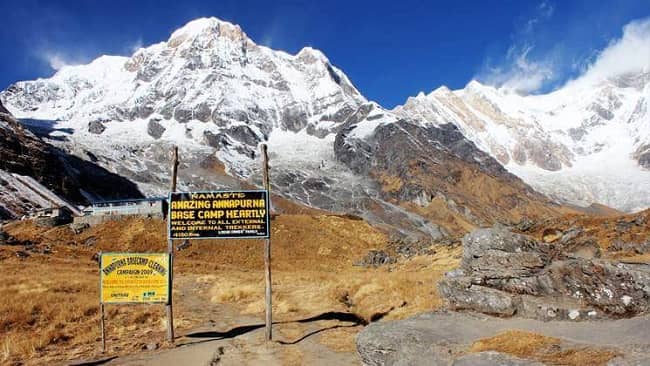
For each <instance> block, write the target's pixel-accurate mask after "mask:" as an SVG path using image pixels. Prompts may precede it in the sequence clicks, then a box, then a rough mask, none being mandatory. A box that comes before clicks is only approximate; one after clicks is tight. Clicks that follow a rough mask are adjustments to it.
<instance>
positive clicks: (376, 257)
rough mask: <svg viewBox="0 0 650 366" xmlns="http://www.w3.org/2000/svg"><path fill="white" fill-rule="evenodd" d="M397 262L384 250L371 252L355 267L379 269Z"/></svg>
mask: <svg viewBox="0 0 650 366" xmlns="http://www.w3.org/2000/svg"><path fill="white" fill-rule="evenodd" d="M395 262H397V260H396V259H395V258H394V257H392V256H391V255H390V254H388V253H387V252H385V251H383V250H371V251H369V252H368V254H366V256H365V257H363V258H362V259H361V260H360V261H358V262H356V263H354V265H355V266H361V267H379V266H383V265H386V264H392V263H395Z"/></svg>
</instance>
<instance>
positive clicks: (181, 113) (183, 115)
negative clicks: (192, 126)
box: [174, 106, 193, 123]
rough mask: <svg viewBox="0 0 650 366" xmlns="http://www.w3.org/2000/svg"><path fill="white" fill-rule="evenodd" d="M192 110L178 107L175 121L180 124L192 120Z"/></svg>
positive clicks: (175, 111)
mask: <svg viewBox="0 0 650 366" xmlns="http://www.w3.org/2000/svg"><path fill="white" fill-rule="evenodd" d="M192 117H193V116H192V109H191V108H189V107H186V106H178V107H176V109H175V110H174V119H175V120H176V121H178V122H179V123H187V122H189V121H190V120H191V119H192Z"/></svg>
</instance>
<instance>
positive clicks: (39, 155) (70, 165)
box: [0, 103, 139, 219]
mask: <svg viewBox="0 0 650 366" xmlns="http://www.w3.org/2000/svg"><path fill="white" fill-rule="evenodd" d="M113 184H117V187H121V190H116V189H115V188H114V186H113ZM119 194H127V195H130V196H133V195H135V196H137V195H139V192H138V190H137V188H136V187H135V186H134V185H133V184H131V183H129V182H128V181H127V180H125V179H123V178H121V177H119V176H117V175H115V174H112V173H110V172H108V171H106V170H105V169H102V168H100V167H98V166H95V165H94V164H92V163H90V162H86V161H83V160H81V159H78V158H75V157H73V156H68V155H67V154H65V153H63V152H61V151H59V150H57V149H56V148H54V147H52V146H50V145H48V144H47V143H45V142H43V141H42V140H41V139H39V138H38V137H36V136H35V135H34V134H33V133H32V132H30V131H28V130H26V129H24V128H23V127H22V126H21V125H20V124H19V123H18V122H17V121H16V120H15V119H14V118H13V117H12V116H11V114H9V112H8V111H7V110H6V109H5V108H4V106H3V105H2V103H0V218H4V219H6V218H15V217H20V216H21V215H23V214H25V213H26V212H29V211H30V210H34V209H39V208H48V207H53V206H59V205H60V204H61V202H62V201H61V200H62V199H68V200H70V201H71V202H73V203H87V202H88V200H90V199H93V198H96V197H113V196H115V195H119Z"/></svg>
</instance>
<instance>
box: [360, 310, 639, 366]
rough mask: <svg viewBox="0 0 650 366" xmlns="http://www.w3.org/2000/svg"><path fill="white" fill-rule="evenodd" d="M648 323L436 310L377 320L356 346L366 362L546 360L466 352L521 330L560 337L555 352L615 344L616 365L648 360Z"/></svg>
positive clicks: (511, 362)
mask: <svg viewBox="0 0 650 366" xmlns="http://www.w3.org/2000/svg"><path fill="white" fill-rule="evenodd" d="M649 326H650V316H648V315H645V316H641V317H637V318H635V319H619V320H602V321H598V322H575V321H553V322H542V321H538V320H533V319H521V318H509V319H508V318H505V319H504V318H500V317H490V316H480V315H475V314H468V313H456V312H447V311H437V312H431V313H423V314H419V315H416V316H414V317H412V318H408V319H403V320H396V321H382V322H373V323H371V324H370V325H368V326H367V327H365V328H364V329H362V330H361V332H360V333H359V334H358V336H357V339H356V345H357V353H358V354H359V358H360V359H361V362H362V363H363V364H364V365H377V366H378V365H382V366H390V365H434V366H435V365H445V366H449V365H456V366H459V365H472V366H474V365H491V366H501V365H529V366H532V365H535V366H538V365H542V364H541V363H538V362H534V361H530V360H524V359H519V358H517V357H513V356H511V355H508V354H502V353H497V352H490V351H486V352H481V353H474V354H472V353H468V352H467V351H468V349H469V348H470V347H471V345H472V344H474V343H475V342H477V341H478V340H480V339H486V338H492V337H494V336H496V335H499V334H502V333H503V332H505V331H509V330H514V329H517V330H520V331H523V332H528V333H534V334H539V335H543V336H547V337H554V338H559V344H558V346H559V348H558V349H557V350H555V349H551V351H552V352H554V353H556V354H566V355H567V357H571V356H570V355H571V350H575V349H585V348H586V347H589V348H595V349H603V350H612V349H613V350H615V351H616V353H617V354H618V357H619V361H622V363H616V365H647V363H637V360H638V361H640V360H647V359H648V354H647V347H648V346H650V343H649V342H650V341H649V340H648V337H647V329H648V327H649ZM567 360H568V358H567V359H564V360H562V361H567ZM491 361H492V362H491ZM560 362H561V361H560ZM558 364H560V363H558Z"/></svg>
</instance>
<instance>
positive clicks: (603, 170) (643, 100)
mask: <svg viewBox="0 0 650 366" xmlns="http://www.w3.org/2000/svg"><path fill="white" fill-rule="evenodd" d="M649 101H650V73H649V72H648V71H647V70H646V71H644V70H640V71H638V72H635V73H625V74H622V75H618V76H616V77H612V78H603V79H595V80H594V79H593V78H590V79H589V80H576V81H574V82H571V83H568V84H567V85H566V86H564V87H562V88H560V89H559V90H556V91H554V92H552V93H548V94H543V95H528V96H521V95H518V94H515V93H512V92H508V91H507V90H503V89H496V88H494V87H490V86H486V85H482V84H480V83H479V82H477V81H472V82H470V83H469V84H468V85H467V86H466V87H465V88H464V89H460V90H455V91H451V90H449V89H448V88H445V87H442V88H438V89H436V90H434V91H433V92H431V93H429V94H427V95H424V94H422V93H421V94H419V95H418V96H416V97H414V98H409V99H408V100H407V101H406V103H405V104H404V105H403V106H398V107H397V108H395V110H394V112H395V113H397V114H399V115H401V116H404V117H409V118H416V119H420V120H422V121H425V123H431V124H434V125H435V124H442V123H453V124H455V125H456V126H457V127H458V128H459V129H460V130H461V131H462V132H463V134H464V135H465V136H466V137H467V138H469V139H470V140H472V141H473V142H474V143H476V144H477V146H479V147H480V148H481V149H482V150H484V151H486V152H488V153H489V154H490V155H492V156H493V157H494V158H495V159H497V160H499V162H501V163H502V164H503V165H504V166H505V167H506V168H507V169H508V170H509V171H511V172H512V173H514V174H516V175H518V176H519V177H521V178H522V179H524V181H526V182H527V183H529V184H530V185H531V186H533V187H534V188H536V189H537V190H539V191H541V192H544V193H546V194H548V195H549V196H551V197H553V198H555V199H558V200H561V201H565V202H570V203H574V204H578V205H585V206H586V205H589V204H591V203H594V202H598V203H603V204H606V205H608V206H610V207H615V208H617V209H621V210H625V211H635V210H640V209H643V208H646V207H648V206H650V195H648V192H649V190H650V164H649V162H650V133H648V131H650V114H649V113H648V102H649Z"/></svg>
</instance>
